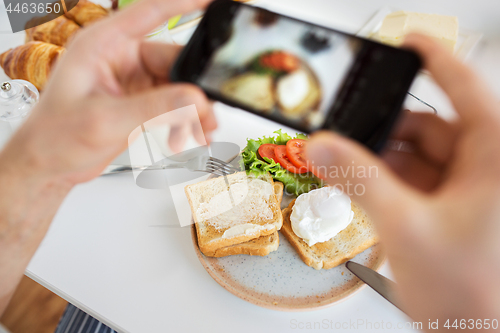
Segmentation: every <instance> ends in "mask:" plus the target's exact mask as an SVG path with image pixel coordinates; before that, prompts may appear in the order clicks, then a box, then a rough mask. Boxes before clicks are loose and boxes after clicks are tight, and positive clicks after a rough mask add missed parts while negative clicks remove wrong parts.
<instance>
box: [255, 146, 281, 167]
mask: <svg viewBox="0 0 500 333" xmlns="http://www.w3.org/2000/svg"><path fill="white" fill-rule="evenodd" d="M274 147H276V145H275V144H272V143H266V144H263V145H261V146H260V147H259V150H258V151H259V155H260V157H267V158H270V159H272V160H273V161H274V162H276V163H279V162H278V160H277V159H276V155H275V154H274Z"/></svg>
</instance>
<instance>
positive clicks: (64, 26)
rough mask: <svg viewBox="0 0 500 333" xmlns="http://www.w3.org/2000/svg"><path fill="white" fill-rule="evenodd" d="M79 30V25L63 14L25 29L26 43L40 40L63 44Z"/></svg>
mask: <svg viewBox="0 0 500 333" xmlns="http://www.w3.org/2000/svg"><path fill="white" fill-rule="evenodd" d="M78 30H80V26H79V25H78V24H76V23H75V22H74V21H72V20H69V19H68V18H66V17H65V16H59V17H58V18H56V19H54V20H52V21H49V22H47V23H44V24H42V25H39V26H36V27H34V28H31V29H28V30H26V43H27V42H30V41H40V42H46V43H52V44H55V45H60V46H64V45H66V43H67V42H68V41H69V40H70V39H71V37H73V35H74V34H75V33H77V32H78Z"/></svg>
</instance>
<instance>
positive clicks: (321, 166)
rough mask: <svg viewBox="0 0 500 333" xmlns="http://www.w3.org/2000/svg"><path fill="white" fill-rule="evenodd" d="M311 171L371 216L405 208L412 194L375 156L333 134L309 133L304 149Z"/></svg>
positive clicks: (409, 202)
mask: <svg viewBox="0 0 500 333" xmlns="http://www.w3.org/2000/svg"><path fill="white" fill-rule="evenodd" d="M306 156H307V159H308V160H309V161H310V162H311V163H312V164H313V168H314V169H315V173H316V174H318V175H319V176H321V178H323V179H324V180H325V181H326V182H327V183H328V184H329V185H332V186H337V187H339V189H340V190H343V191H344V193H346V194H347V195H349V196H351V197H352V199H353V201H355V202H357V203H359V204H360V205H361V206H362V207H363V208H364V209H365V210H366V211H367V212H368V213H369V214H370V215H371V216H372V218H374V219H376V220H379V221H383V220H387V219H386V218H385V219H384V215H386V214H387V213H388V212H389V211H390V212H393V213H394V209H395V207H397V209H401V210H403V209H405V207H408V205H409V204H411V203H412V201H413V200H411V198H412V197H415V196H416V193H415V192H414V191H413V190H412V189H411V188H410V187H408V186H407V185H406V184H404V183H403V182H402V181H401V180H400V179H398V178H397V175H396V174H394V173H393V172H392V171H391V170H390V169H389V167H388V166H387V165H386V164H385V162H384V161H383V160H381V159H380V158H379V157H378V156H376V155H375V154H373V153H372V152H371V151H369V150H368V149H366V148H364V147H363V146H361V145H360V144H358V143H356V142H354V141H352V140H350V139H347V138H345V137H342V136H340V135H337V134H334V133H332V132H320V133H317V134H315V135H313V136H312V138H311V139H310V140H309V142H308V144H307V148H306Z"/></svg>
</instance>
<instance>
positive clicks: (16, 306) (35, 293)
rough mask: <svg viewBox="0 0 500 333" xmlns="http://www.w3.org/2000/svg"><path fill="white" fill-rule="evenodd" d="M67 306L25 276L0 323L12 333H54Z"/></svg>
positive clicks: (63, 301) (60, 299)
mask: <svg viewBox="0 0 500 333" xmlns="http://www.w3.org/2000/svg"><path fill="white" fill-rule="evenodd" d="M67 304H68V302H66V301H65V300H63V299H62V298H60V297H59V296H57V295H55V294H54V293H52V292H51V291H49V290H48V289H45V288H44V287H42V286H41V285H39V284H38V283H36V282H35V281H33V280H31V279H30V278H28V277H26V276H24V277H23V279H22V280H21V283H20V284H19V286H18V287H17V290H16V293H15V294H14V297H13V298H12V300H11V302H10V303H9V306H8V307H7V310H6V311H5V313H4V314H3V316H2V318H0V322H1V323H2V324H3V325H4V326H5V327H6V328H7V329H9V330H10V332H11V333H35V332H36V333H53V332H54V330H55V329H56V327H57V324H58V323H59V318H60V317H61V315H62V314H63V312H64V309H65V308H66V305H67Z"/></svg>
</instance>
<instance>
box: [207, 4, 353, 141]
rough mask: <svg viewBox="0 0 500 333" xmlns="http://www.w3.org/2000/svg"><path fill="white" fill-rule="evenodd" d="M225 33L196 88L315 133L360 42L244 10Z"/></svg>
mask: <svg viewBox="0 0 500 333" xmlns="http://www.w3.org/2000/svg"><path fill="white" fill-rule="evenodd" d="M229 30H230V31H231V33H230V36H229V38H228V39H227V40H226V41H224V42H223V43H221V45H220V46H219V47H218V48H217V49H216V51H215V52H214V53H213V54H212V57H211V59H210V60H209V61H208V64H207V66H206V68H205V69H204V71H203V72H202V74H201V76H200V77H199V79H198V84H199V85H200V86H201V87H202V88H203V89H204V90H206V91H210V92H212V93H216V94H220V95H221V96H223V97H225V98H227V99H229V100H232V101H234V102H236V103H238V104H243V105H245V106H247V107H250V108H252V109H254V110H256V111H258V112H262V113H264V114H266V115H268V116H272V117H273V118H283V119H281V120H286V121H288V122H293V123H297V124H296V125H299V124H300V127H306V128H307V129H308V130H307V131H308V132H312V131H314V130H317V129H319V128H320V127H321V126H322V125H323V123H324V122H325V118H326V116H327V113H328V110H329V108H330V106H331V105H332V103H333V100H334V98H335V96H336V95H337V94H338V91H339V88H340V87H341V84H342V82H343V81H344V79H345V77H346V75H347V74H348V72H349V69H350V67H351V66H352V64H353V62H354V60H355V58H356V54H357V53H358V52H359V49H360V48H361V41H360V40H359V39H354V38H349V37H348V36H347V35H343V34H339V33H336V32H334V31H331V30H327V29H324V28H319V27H315V26H312V25H309V24H306V23H303V22H299V21H295V20H293V19H290V18H287V17H282V16H279V15H277V14H274V13H271V12H268V11H264V10H260V9H257V8H253V7H247V6H240V7H239V8H238V9H237V10H236V13H235V14H234V18H233V20H232V22H231V27H230V28H229ZM295 127H297V126H295Z"/></svg>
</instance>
